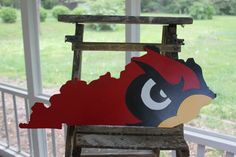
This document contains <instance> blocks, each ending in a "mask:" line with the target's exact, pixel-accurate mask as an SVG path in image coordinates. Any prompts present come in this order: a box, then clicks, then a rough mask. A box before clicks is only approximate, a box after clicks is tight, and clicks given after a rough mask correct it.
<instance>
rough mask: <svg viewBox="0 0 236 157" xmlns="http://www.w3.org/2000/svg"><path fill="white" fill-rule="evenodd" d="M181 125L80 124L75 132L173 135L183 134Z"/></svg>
mask: <svg viewBox="0 0 236 157" xmlns="http://www.w3.org/2000/svg"><path fill="white" fill-rule="evenodd" d="M182 128H183V126H182V125H180V126H177V127H174V128H155V127H135V126H80V127H77V129H76V132H77V133H82V134H83V133H86V134H109V135H137V136H138V135H139V136H146V135H153V136H163V135H168V136H175V135H183V131H182Z"/></svg>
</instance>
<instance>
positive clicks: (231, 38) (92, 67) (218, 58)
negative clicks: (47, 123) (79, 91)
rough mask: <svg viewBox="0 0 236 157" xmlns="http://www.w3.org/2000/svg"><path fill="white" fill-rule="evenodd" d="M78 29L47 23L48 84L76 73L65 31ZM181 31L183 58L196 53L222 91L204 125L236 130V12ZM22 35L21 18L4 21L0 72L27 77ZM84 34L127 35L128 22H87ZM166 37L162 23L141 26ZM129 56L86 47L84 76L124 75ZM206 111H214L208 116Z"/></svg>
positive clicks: (90, 37)
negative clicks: (111, 26)
mask: <svg viewBox="0 0 236 157" xmlns="http://www.w3.org/2000/svg"><path fill="white" fill-rule="evenodd" d="M145 15H147V14H145ZM152 15H153V14H152ZM156 15H157V14H156ZM73 33H74V26H73V25H72V24H65V23H59V22H57V21H56V20H55V19H53V18H48V19H46V22H45V23H41V25H40V49H41V70H42V79H43V86H44V87H45V88H59V87H60V85H61V84H63V83H64V82H65V81H66V80H68V79H70V76H71V63H72V51H71V45H70V43H64V36H65V35H69V34H73ZM178 37H179V38H183V39H185V46H183V48H182V52H181V54H180V58H184V59H186V58H188V57H193V58H195V60H196V62H197V63H199V64H200V65H201V66H202V68H203V71H204V75H205V78H206V80H207V82H208V85H209V87H210V88H211V89H212V90H213V91H215V92H216V93H217V96H218V97H217V99H216V100H214V102H213V104H212V105H209V106H207V107H205V108H204V109H203V110H202V113H201V115H202V116H200V117H199V119H207V122H206V123H205V122H204V125H205V124H206V125H207V126H208V127H211V128H218V127H219V126H222V129H223V130H224V129H225V128H232V129H230V130H231V133H232V134H236V131H232V130H236V124H235V123H236V103H235V100H236V98H235V96H236V94H235V93H236V68H235V66H236V62H235V61H234V60H235V58H236V16H215V17H214V19H213V20H202V21H194V23H193V25H186V26H185V27H184V28H182V27H181V26H179V27H178ZM21 38H22V32H21V23H20V21H19V20H18V22H17V23H16V24H3V23H0V56H1V57H0V78H1V77H3V78H10V79H17V80H18V81H22V80H25V68H24V56H23V43H22V39H21ZM84 39H85V41H124V39H125V34H124V26H122V25H119V26H118V30H117V31H115V32H95V31H92V30H89V29H87V28H86V31H85V35H84ZM160 40H161V26H154V25H145V26H142V27H141V41H142V42H160ZM124 58H125V56H124V53H123V52H106V53H101V52H85V53H84V55H83V72H82V78H83V79H85V80H87V81H91V80H93V79H97V78H98V77H99V76H100V75H102V74H104V73H105V72H107V71H110V72H111V73H112V74H113V75H114V76H115V77H118V76H119V72H120V71H121V70H123V69H124V63H125V61H124ZM204 115H208V116H207V118H206V117H205V116H204ZM209 117H210V118H209ZM213 117H214V118H213ZM199 119H197V120H195V121H193V122H192V123H191V124H193V125H202V123H203V122H202V121H199ZM221 119H224V120H227V121H221ZM228 121H231V122H233V124H234V125H232V123H231V122H229V124H228V123H227V122H228ZM208 123H209V124H208ZM226 125H227V126H226ZM225 131H226V132H228V130H225Z"/></svg>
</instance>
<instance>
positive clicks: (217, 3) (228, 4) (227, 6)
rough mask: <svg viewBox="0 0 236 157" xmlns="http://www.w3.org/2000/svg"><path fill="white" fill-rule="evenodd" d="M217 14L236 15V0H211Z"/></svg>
mask: <svg viewBox="0 0 236 157" xmlns="http://www.w3.org/2000/svg"><path fill="white" fill-rule="evenodd" d="M212 2H213V5H214V7H215V9H216V13H217V14H218V15H236V0H227V1H225V0H223V1H222V0H214V1H212Z"/></svg>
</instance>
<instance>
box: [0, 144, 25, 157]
mask: <svg viewBox="0 0 236 157" xmlns="http://www.w3.org/2000/svg"><path fill="white" fill-rule="evenodd" d="M0 156H3V157H29V154H27V153H25V152H17V151H15V150H13V149H11V148H9V147H6V146H3V145H2V144H1V143H0Z"/></svg>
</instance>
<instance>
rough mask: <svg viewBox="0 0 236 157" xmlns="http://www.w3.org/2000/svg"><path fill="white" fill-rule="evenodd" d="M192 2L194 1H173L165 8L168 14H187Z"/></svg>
mask: <svg viewBox="0 0 236 157" xmlns="http://www.w3.org/2000/svg"><path fill="white" fill-rule="evenodd" d="M194 2H195V1H194V0H173V1H171V3H170V4H169V5H168V6H167V10H168V12H170V13H178V14H189V12H190V10H189V8H190V7H191V6H192V5H193V3H194Z"/></svg>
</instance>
